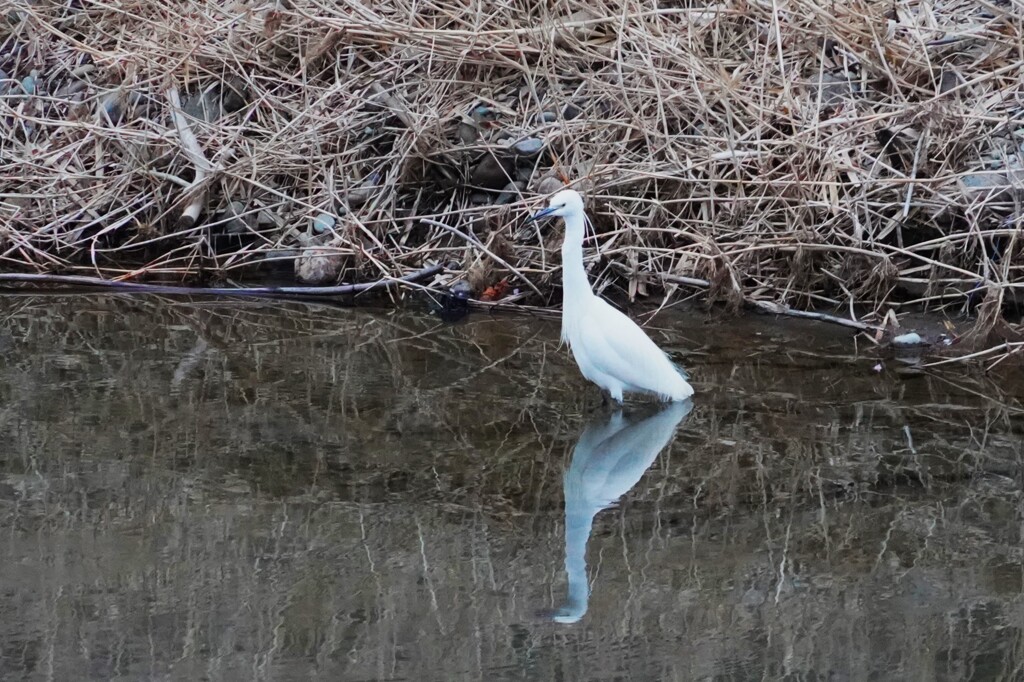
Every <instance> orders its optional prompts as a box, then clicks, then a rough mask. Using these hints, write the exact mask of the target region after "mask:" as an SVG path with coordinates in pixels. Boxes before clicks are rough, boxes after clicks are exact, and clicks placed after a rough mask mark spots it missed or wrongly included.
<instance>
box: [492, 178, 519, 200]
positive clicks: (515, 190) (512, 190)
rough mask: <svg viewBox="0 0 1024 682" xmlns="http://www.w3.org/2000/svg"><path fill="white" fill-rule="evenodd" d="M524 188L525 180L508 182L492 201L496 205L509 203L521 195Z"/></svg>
mask: <svg viewBox="0 0 1024 682" xmlns="http://www.w3.org/2000/svg"><path fill="white" fill-rule="evenodd" d="M525 189H526V183H525V182H520V181H516V182H510V183H508V184H507V185H505V189H503V190H502V191H501V194H499V195H498V198H497V199H496V200H495V201H494V203H495V204H496V205H497V206H503V205H505V204H511V203H512V202H513V201H515V200H516V199H518V198H519V197H520V196H522V193H523V190H525Z"/></svg>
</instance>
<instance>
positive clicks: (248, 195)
mask: <svg viewBox="0 0 1024 682" xmlns="http://www.w3.org/2000/svg"><path fill="white" fill-rule="evenodd" d="M7 6H8V7H11V5H10V4H8V5H7ZM2 21H3V22H4V23H2V25H0V69H3V70H4V71H6V73H7V74H8V75H9V76H10V77H11V78H12V80H9V81H7V82H6V83H5V84H4V85H3V86H2V90H3V91H5V92H6V95H5V96H3V97H0V121H2V122H3V123H2V125H0V131H3V137H2V139H0V143H2V146H0V180H2V183H3V184H2V186H0V202H2V203H0V211H2V212H0V216H2V217H0V220H3V221H4V224H3V226H2V228H0V230H2V231H0V267H4V268H19V269H35V270H39V271H62V272H78V273H81V274H99V275H101V276H104V277H125V278H127V277H134V276H139V275H141V274H143V273H146V274H150V275H162V276H164V277H167V276H174V277H179V278H185V276H189V277H192V278H194V276H198V275H203V276H213V277H215V278H225V277H238V276H241V275H242V274H251V270H252V268H253V266H256V265H265V264H266V263H267V262H268V261H269V262H274V261H275V260H276V261H278V262H280V263H284V264H285V265H287V266H289V267H290V264H291V263H292V260H293V259H294V255H295V250H296V249H300V248H308V247H310V246H320V247H323V248H325V249H326V251H321V252H319V253H321V254H323V253H331V254H334V255H335V256H337V258H336V259H335V260H333V261H331V267H332V268H333V269H331V270H330V274H331V276H334V277H335V279H337V278H340V279H342V280H344V281H365V280H372V279H378V278H380V277H382V276H393V275H396V274H401V273H404V272H408V271H410V270H412V269H415V268H418V267H421V266H422V265H423V264H424V263H425V262H430V261H441V262H451V263H457V264H458V265H457V266H455V267H453V269H452V270H450V271H449V272H448V273H446V275H445V277H446V278H449V279H454V278H458V277H460V276H463V275H464V274H465V275H466V276H468V277H469V278H470V280H471V282H472V283H473V284H474V286H475V287H476V288H477V292H478V293H480V292H481V291H482V289H483V288H484V287H486V286H488V285H490V284H493V283H494V282H495V281H496V280H498V279H500V278H501V277H504V276H510V277H511V283H512V285H513V287H518V289H519V290H520V291H522V292H529V294H530V295H531V296H533V297H534V302H539V303H541V304H547V303H553V302H555V301H556V297H555V296H553V293H556V292H557V287H556V285H557V284H558V281H559V278H558V264H559V256H558V252H557V247H558V244H559V237H558V232H557V230H551V229H540V228H533V227H524V226H523V225H522V223H521V218H522V217H523V215H524V214H525V212H526V210H528V209H529V208H532V207H534V206H535V205H536V204H537V203H538V196H537V192H538V189H543V190H549V189H551V188H552V187H555V186H557V183H555V184H552V181H551V176H553V175H554V176H560V177H563V178H566V179H568V180H569V181H571V182H572V183H573V184H574V186H577V187H580V188H581V189H582V190H583V191H584V192H585V193H586V194H587V196H588V202H589V210H590V213H591V216H592V218H593V221H594V226H595V231H596V233H597V238H596V240H595V241H594V242H591V245H592V246H597V247H598V248H597V249H596V252H594V253H595V255H594V257H593V258H592V259H591V261H590V262H591V263H592V264H593V270H592V277H593V279H594V281H595V284H596V286H597V287H598V288H599V289H602V290H603V289H606V288H607V287H608V286H609V285H612V286H615V287H622V289H623V290H624V291H625V293H627V294H628V295H629V296H630V297H634V296H637V295H664V296H665V297H666V298H668V297H678V296H679V295H681V293H683V292H685V291H689V290H691V285H697V286H698V288H702V289H704V290H705V291H707V292H708V295H709V297H710V298H711V299H712V300H723V299H724V300H729V301H734V302H739V301H748V302H749V301H758V300H762V301H771V302H774V303H779V304H785V305H788V306H792V307H794V308H810V307H826V308H827V307H830V306H831V307H838V308H840V309H842V310H844V311H845V310H847V309H852V307H853V306H854V304H857V305H859V306H867V310H865V309H864V308H858V314H860V315H861V316H864V317H865V319H871V316H874V317H875V318H876V319H881V313H883V312H885V311H886V310H887V309H888V307H889V306H892V305H895V304H897V303H899V304H907V303H915V304H916V303H927V304H929V305H933V304H942V305H950V304H952V305H954V306H964V305H973V304H976V303H979V302H984V304H985V309H986V310H987V311H989V312H988V313H987V315H988V316H989V318H992V319H997V318H998V317H999V314H1000V311H1001V310H1003V309H1004V306H1005V304H1011V303H1018V302H1019V301H1020V300H1021V290H1022V289H1024V277H1022V268H1024V257H1022V247H1021V244H1020V239H1019V232H1020V224H1019V221H1020V218H1019V211H1018V205H1017V204H1018V201H1019V199H1020V197H1021V196H1022V195H1024V194H1022V189H1024V152H1022V150H1021V143H1022V142H1024V125H1022V124H1021V121H1022V120H1024V118H1022V116H1021V114H1022V112H1024V108H1022V107H1021V102H1020V98H1021V82H1022V78H1024V47H1022V46H1024V35H1022V33H1024V28H1022V24H1021V20H1020V18H1019V13H1018V12H1017V11H1016V10H1015V9H1013V8H1012V5H1011V4H1004V3H973V2H958V1H956V0H937V1H936V2H926V1H912V0H897V1H896V2H893V3H879V2H870V1H867V0H850V1H849V2H839V3H821V2H817V1H816V0H778V1H773V2H761V1H760V0H749V1H742V0H736V1H731V0H727V1H725V2H721V3H718V4H710V5H708V4H703V3H689V2H685V1H684V2H674V1H670V0H665V1H662V2H657V1H655V0H651V1H646V2H645V1H641V0H618V1H615V2H613V1H611V0H606V1H605V2H581V1H577V0H554V1H553V2H548V3H533V2H523V1H521V0H512V1H505V2H502V1H498V2H490V1H488V2H483V1H482V0H476V1H474V2H471V1H469V0H462V1H460V2H456V1H455V0H447V1H446V0H385V1H383V2H373V3H360V2H353V1H349V0H344V1H339V2H323V1H322V0H278V1H277V2H276V3H275V2H273V1H271V0H268V1H265V2H243V1H238V2H227V1H223V2H214V1H212V0H178V1H171V2H166V3H164V2H160V3H155V2H144V1H142V0H135V1H134V2H133V1H131V0H127V1H120V0H119V1H114V2H95V1H93V0H72V1H71V2H57V1H55V0H53V1H47V2H41V3H40V2H29V0H14V2H13V8H12V9H11V10H10V11H9V12H8V13H7V16H6V17H5V18H3V20H2ZM33 71H34V72H35V74H36V77H35V81H34V84H32V83H30V86H31V85H34V93H33V94H31V95H30V94H28V93H27V92H26V91H25V88H24V87H23V85H21V84H19V82H20V81H22V80H23V79H24V78H26V77H30V76H31V75H32V73H33ZM29 89H32V88H31V87H30V88H29ZM202 93H206V99H205V100H204V101H205V102H206V104H207V108H208V109H211V110H213V112H212V113H210V114H208V115H205V116H203V115H199V116H198V118H197V115H196V112H197V107H196V103H197V102H198V101H200V100H199V99H197V98H198V97H199V96H200V95H201V94H202ZM190 103H191V104H190ZM481 103H482V104H484V105H487V106H488V107H490V109H491V110H492V112H493V116H494V117H495V119H496V120H495V125H494V126H493V127H490V128H486V127H485V128H483V129H482V130H480V131H478V132H479V135H478V137H477V139H473V135H469V136H465V135H463V136H461V137H460V121H462V122H463V124H462V127H461V132H463V133H465V132H472V130H473V129H472V127H467V123H468V122H469V121H470V119H469V118H468V117H467V114H468V113H469V112H470V111H471V110H472V109H473V108H474V107H475V106H476V105H479V104H481ZM190 106H191V109H190ZM190 112H191V113H190ZM531 137H533V138H537V139H540V140H542V141H543V143H544V150H543V151H542V152H541V154H540V155H539V156H537V157H535V158H533V159H528V158H519V159H518V161H516V159H514V158H513V157H512V156H511V154H510V153H509V151H508V145H509V143H510V142H515V141H519V140H523V139H526V138H531ZM506 159H508V161H507V165H505V166H502V165H501V163H494V161H496V160H497V161H499V162H505V160H506ZM488 160H490V161H491V164H490V165H491V166H492V168H491V169H490V170H491V171H492V172H491V173H490V178H489V179H490V180H491V182H490V184H491V187H490V191H484V190H482V189H481V188H479V187H474V186H473V185H474V182H480V181H481V180H482V179H485V176H486V175H487V173H485V171H486V170H487V169H486V168H481V165H486V162H487V161H488ZM495 169H497V172H496V173H495V172H494V171H495ZM503 174H507V175H508V177H507V178H506V177H503ZM545 179H546V182H545ZM509 180H519V181H520V182H521V183H523V187H525V189H523V188H522V187H515V186H511V187H508V188H507V189H509V191H510V192H511V194H508V193H506V195H505V196H503V197H501V198H500V201H498V199H499V192H500V190H502V189H504V188H505V187H504V186H505V185H506V184H507V181H509ZM542 185H543V187H542ZM231 202H235V204H234V206H231ZM229 207H230V209H231V210H228V209H229ZM321 213H326V214H330V215H332V216H334V217H335V219H336V220H335V221H334V222H333V224H331V222H330V221H328V222H326V223H323V224H322V225H321V226H322V227H326V228H327V230H326V231H325V232H324V233H323V234H319V235H318V234H314V233H312V232H311V230H310V225H311V223H312V221H313V220H314V219H315V218H316V217H317V216H318V215H319V214H321ZM424 218H425V219H427V220H428V221H431V222H422V221H421V219H424ZM438 223H440V224H441V225H438ZM449 228H454V229H449ZM470 237H471V238H470ZM468 238H469V239H468ZM334 273H337V275H336V276H335V275H334ZM535 292H539V293H540V296H539V297H538V295H537V293H535ZM844 314H845V313H844ZM993 316H994V317H993ZM993 328H998V329H1000V330H1002V332H1005V333H1004V334H1002V335H1003V336H1011V337H1012V336H1013V334H1014V333H1016V330H1015V329H1014V328H1013V327H1009V326H1005V325H994V324H990V325H988V326H986V330H989V329H993ZM1007 340H1011V341H1012V340H1013V339H1007Z"/></svg>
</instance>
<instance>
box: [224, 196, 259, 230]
mask: <svg viewBox="0 0 1024 682" xmlns="http://www.w3.org/2000/svg"><path fill="white" fill-rule="evenodd" d="M223 218H227V219H228V221H227V223H225V224H224V231H225V232H228V233H230V234H241V233H243V232H248V231H249V230H250V229H251V228H250V226H251V224H252V223H251V221H252V219H253V217H252V216H251V215H245V204H244V203H242V202H241V201H232V202H230V203H229V204H228V207H227V209H226V210H225V211H224V214H223Z"/></svg>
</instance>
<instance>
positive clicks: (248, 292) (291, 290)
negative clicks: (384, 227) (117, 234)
mask: <svg viewBox="0 0 1024 682" xmlns="http://www.w3.org/2000/svg"><path fill="white" fill-rule="evenodd" d="M443 267H444V266H443V265H440V264H437V265H431V266H429V267H426V268H423V269H422V270H417V271H416V272H413V273H410V274H408V275H405V276H404V277H395V278H388V279H380V280H376V281H374V282H364V283H362V284H342V285H339V286H333V287H237V288H235V287H182V286H174V285H168V284H140V283H138V282H120V281H113V280H108V279H101V278H99V277H86V276H84V275H47V274H30V273H0V282H36V283H41V284H71V285H75V286H86V287H103V288H105V289H116V290H118V291H124V292H131V293H139V294H186V295H197V296H198V295H202V296H339V295H342V294H358V293H362V292H364V291H369V290H371V289H377V288H381V287H388V286H392V285H394V284H400V283H409V282H417V281H419V280H421V279H426V278H427V277H432V276H433V275H436V274H437V273H439V272H441V270H442V269H443Z"/></svg>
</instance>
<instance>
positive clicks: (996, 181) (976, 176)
mask: <svg viewBox="0 0 1024 682" xmlns="http://www.w3.org/2000/svg"><path fill="white" fill-rule="evenodd" d="M960 186H961V189H962V190H963V192H964V194H966V195H967V196H969V197H972V198H973V197H978V196H981V195H988V196H990V197H992V198H997V197H1001V196H1002V195H1003V194H1005V193H1006V191H1007V190H1008V189H1009V188H1010V179H1009V177H1007V175H1006V173H968V174H966V175H962V176H960Z"/></svg>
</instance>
